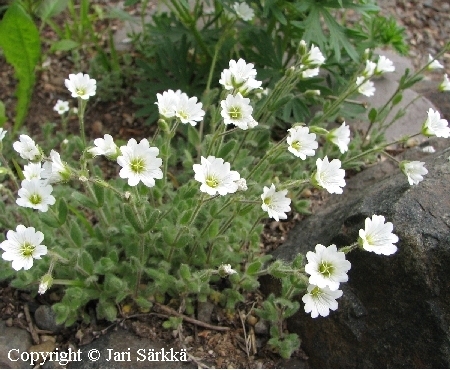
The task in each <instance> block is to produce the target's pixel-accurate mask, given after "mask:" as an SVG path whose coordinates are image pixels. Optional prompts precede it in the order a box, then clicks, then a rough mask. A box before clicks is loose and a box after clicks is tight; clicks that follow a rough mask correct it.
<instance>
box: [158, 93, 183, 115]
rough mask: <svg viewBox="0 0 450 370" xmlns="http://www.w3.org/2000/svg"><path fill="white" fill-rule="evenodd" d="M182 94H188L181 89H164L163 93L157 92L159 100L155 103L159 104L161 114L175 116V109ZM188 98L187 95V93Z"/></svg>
mask: <svg viewBox="0 0 450 370" xmlns="http://www.w3.org/2000/svg"><path fill="white" fill-rule="evenodd" d="M181 95H186V94H185V93H182V92H181V90H177V91H173V90H168V91H164V92H163V93H162V95H161V94H156V98H157V99H158V101H157V102H156V103H155V104H156V105H157V106H158V110H159V114H160V115H161V116H163V117H166V118H172V117H175V109H176V107H177V105H178V101H179V100H180V97H181ZM186 98H187V95H186Z"/></svg>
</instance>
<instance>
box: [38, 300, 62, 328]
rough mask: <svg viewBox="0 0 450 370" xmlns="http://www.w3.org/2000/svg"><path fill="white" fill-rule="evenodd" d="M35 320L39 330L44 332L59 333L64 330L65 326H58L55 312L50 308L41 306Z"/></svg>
mask: <svg viewBox="0 0 450 370" xmlns="http://www.w3.org/2000/svg"><path fill="white" fill-rule="evenodd" d="M34 320H35V321H36V325H37V326H38V328H39V329H42V330H48V331H51V332H53V333H57V332H59V331H60V330H61V329H62V328H63V325H58V324H57V323H56V315H55V312H54V311H53V309H52V308H51V307H50V306H46V305H42V306H39V307H38V309H37V310H36V312H35V313H34Z"/></svg>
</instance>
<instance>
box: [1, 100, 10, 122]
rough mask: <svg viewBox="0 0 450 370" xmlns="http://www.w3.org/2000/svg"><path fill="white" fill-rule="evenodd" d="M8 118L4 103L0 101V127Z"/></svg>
mask: <svg viewBox="0 0 450 370" xmlns="http://www.w3.org/2000/svg"><path fill="white" fill-rule="evenodd" d="M7 120H8V117H6V111H5V104H3V102H2V101H0V127H3V124H4V123H5V122H6V121H7Z"/></svg>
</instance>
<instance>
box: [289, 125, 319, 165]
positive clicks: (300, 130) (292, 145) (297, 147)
mask: <svg viewBox="0 0 450 370" xmlns="http://www.w3.org/2000/svg"><path fill="white" fill-rule="evenodd" d="M288 131H289V136H288V137H287V139H286V141H287V143H288V144H289V147H288V150H289V151H290V152H291V153H292V154H294V155H295V156H297V157H300V158H301V159H303V160H305V159H306V156H313V155H314V154H315V150H316V149H317V148H318V146H319V144H318V143H317V141H316V134H314V133H309V128H308V127H302V126H296V127H292V128H290V129H289V130H288Z"/></svg>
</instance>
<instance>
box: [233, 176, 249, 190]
mask: <svg viewBox="0 0 450 370" xmlns="http://www.w3.org/2000/svg"><path fill="white" fill-rule="evenodd" d="M235 183H236V185H237V186H238V188H237V191H246V190H247V189H248V187H247V181H246V180H245V179H244V178H243V177H241V178H240V179H239V180H236V181H235Z"/></svg>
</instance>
